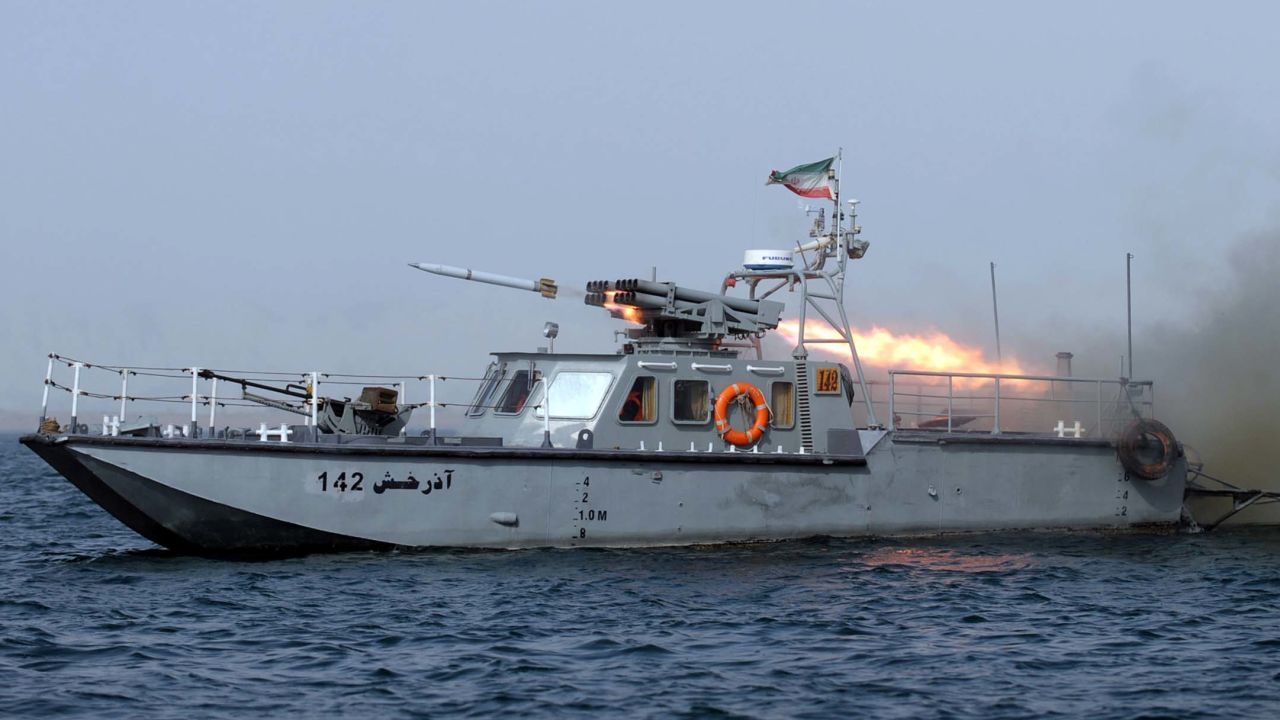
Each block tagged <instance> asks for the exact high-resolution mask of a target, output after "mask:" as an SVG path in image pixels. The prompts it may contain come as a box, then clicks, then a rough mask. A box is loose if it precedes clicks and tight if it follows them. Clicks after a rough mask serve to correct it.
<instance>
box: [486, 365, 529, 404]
mask: <svg viewBox="0 0 1280 720" xmlns="http://www.w3.org/2000/svg"><path fill="white" fill-rule="evenodd" d="M532 390H533V386H532V385H531V384H530V382H529V371H528V370H517V371H516V372H515V374H514V375H512V376H511V382H509V383H507V389H506V392H504V393H502V399H501V400H499V401H498V407H497V408H496V409H494V412H496V413H498V414H499V415H518V414H519V413H520V411H521V410H524V404H525V403H526V402H528V400H529V393H530V392H531V391H532Z"/></svg>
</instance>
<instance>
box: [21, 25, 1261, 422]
mask: <svg viewBox="0 0 1280 720" xmlns="http://www.w3.org/2000/svg"><path fill="white" fill-rule="evenodd" d="M1278 16H1280V9H1277V6H1276V5H1274V4H1272V3H1227V4H1214V5H1212V6H1211V5H1210V4H1206V3H1200V4H1184V5H1183V4H1178V3H1169V2H1152V3H1137V2H1133V3H1114V2H1072V3H1060V4H1058V5H1057V6H1056V7H1051V6H1048V5H1046V4H1043V3H1025V2H1009V3H981V4H974V3H942V2H939V3H878V4H862V3H847V2H842V3H834V4H808V3H788V4H786V5H785V7H784V6H783V4H780V3H767V4H754V3H656V2H649V3H631V4H627V5H625V6H623V5H621V4H617V3H586V2H583V3H564V2H557V3H538V4H534V3H514V2H512V3H483V2H474V3H456V4H451V5H446V4H443V3H407V2H406V3H358V4H357V3H351V4H332V3H314V2H306V3H283V2H281V3H222V4H214V3H191V4H188V3H168V2H165V3H161V2H154V3H122V2H117V3H109V4H108V3H70V2H65V3H43V2H14V1H13V0H0V88H2V89H3V92H2V95H0V97H2V101H0V248H2V252H3V255H2V256H0V257H2V260H3V262H2V263H0V280H2V282H0V300H2V302H0V313H2V317H3V327H4V338H5V341H4V343H3V345H2V346H0V419H3V421H4V424H6V425H12V424H13V423H14V422H18V423H20V424H21V425H22V426H23V427H26V426H27V425H29V424H30V421H33V418H34V416H35V414H36V413H37V412H38V403H39V395H40V387H39V382H40V379H41V377H42V375H43V371H44V360H43V355H44V353H46V352H48V351H50V350H54V351H58V352H62V353H64V354H68V355H76V356H82V357H85V358H87V359H92V360H97V361H99V362H107V363H113V362H114V363H136V364H156V365H190V364H200V365H204V366H215V367H235V368H240V367H252V368H271V367H285V368H288V369H293V368H310V367H318V368H320V369H323V370H333V371H342V370H346V371H350V370H363V371H368V372H387V371H397V372H398V371H409V372H423V373H425V372H430V371H436V372H444V373H474V372H476V371H477V369H478V368H480V367H481V366H482V365H483V363H484V362H485V353H486V352H487V351H489V350H499V349H527V348H531V347H533V346H535V345H537V344H539V343H540V341H541V338H540V337H539V335H538V330H539V329H540V327H541V325H542V322H543V321H544V320H558V321H559V322H560V323H561V325H562V326H563V334H562V336H561V339H560V341H559V345H558V349H563V350H575V351H610V350H612V348H613V347H614V344H613V342H612V340H611V336H610V334H609V333H610V330H612V329H614V328H615V327H617V324H616V323H614V322H613V321H610V320H608V319H607V318H606V317H605V316H604V314H603V313H602V312H600V311H599V310H598V309H594V308H588V307H586V306H583V305H581V304H579V303H578V301H577V300H576V299H574V298H572V297H568V298H565V299H562V300H560V301H557V302H555V303H551V302H548V301H545V300H541V299H539V298H537V297H536V296H534V295H532V294H526V293H519V292H516V291H508V290H500V289H495V288H489V287H485V286H472V285H470V284H467V283H462V282H458V281H450V280H446V279H443V278H437V277H434V276H430V275H426V274H423V273H420V272H417V271H414V270H411V269H409V268H407V267H406V266H405V263H406V262H408V261H429V262H442V263H448V264H455V265H463V266H471V267H475V268H480V269H486V270H490V271H494V272H502V273H510V274H517V275H529V276H534V277H536V276H539V275H547V276H551V277H555V278H556V279H557V280H559V281H560V283H561V285H562V286H571V285H581V284H583V283H585V281H587V280H589V279H593V278H615V277H625V276H629V275H637V274H638V275H644V274H647V272H648V268H649V266H650V265H653V264H657V265H658V266H659V270H660V275H661V276H662V278H663V279H670V280H676V281H680V282H684V283H689V284H692V285H695V286H704V287H707V288H712V289H714V288H715V287H716V286H717V284H718V282H719V279H720V278H721V277H722V276H723V274H724V273H725V272H726V271H727V270H729V269H730V268H732V267H733V266H734V265H736V264H737V263H738V262H740V259H741V251H742V250H743V249H745V248H748V247H769V246H777V245H782V246H786V245H788V244H789V243H790V242H791V241H793V240H794V239H795V238H796V237H798V235H799V234H800V233H802V232H803V231H804V229H805V220H804V218H803V216H802V215H801V214H800V212H799V211H798V202H797V201H798V198H796V197H795V196H793V195H791V194H790V193H788V192H786V191H785V190H782V189H781V188H777V187H771V188H765V187H764V179H765V176H766V174H767V173H768V171H769V170H770V169H774V168H777V169H784V168H786V167H790V166H791V165H795V164H799V163H803V162H810V161H813V160H818V159H820V158H823V157H826V156H827V155H829V154H831V152H832V151H833V150H834V149H835V147H836V146H837V145H843V146H844V147H845V152H846V156H845V157H846V162H845V183H844V184H845V189H846V191H847V192H851V193H852V194H853V195H855V196H856V197H859V198H860V199H861V200H862V201H863V204H862V216H861V223H862V225H863V226H864V228H865V236H866V237H867V238H868V239H869V240H871V242H872V249H871V252H870V253H869V254H868V256H867V258H866V260H864V261H862V262H861V263H860V264H858V265H856V266H855V267H856V270H855V273H854V275H853V276H852V278H851V301H850V308H851V311H852V313H853V317H854V323H855V325H857V326H859V327H863V328H866V327H869V326H871V325H873V324H876V325H882V326H886V327H890V328H893V329H895V330H899V331H914V332H922V331H928V330H932V329H937V330H941V331H944V332H946V333H948V334H950V335H952V336H953V337H955V338H956V339H958V340H960V341H962V342H966V343H971V344H982V345H984V346H986V347H988V348H990V347H991V345H992V333H991V329H990V322H989V314H990V306H989V286H988V277H987V274H986V273H987V262H988V261H990V260H994V261H995V262H996V263H997V264H998V265H999V274H1000V283H1001V287H1000V293H1001V320H1002V330H1003V335H1004V340H1005V344H1006V348H1007V351H1013V352H1016V353H1018V354H1019V355H1021V356H1023V357H1024V358H1025V359H1027V360H1028V361H1030V363H1031V364H1033V365H1034V364H1036V363H1037V362H1041V359H1042V358H1043V363H1045V364H1047V363H1050V362H1051V360H1050V358H1051V355H1052V352H1053V351H1055V350H1059V349H1070V350H1076V351H1077V352H1079V353H1085V354H1088V353H1092V356H1091V357H1082V358H1081V359H1080V360H1079V362H1081V363H1082V364H1083V365H1084V366H1085V367H1089V366H1091V364H1092V365H1094V366H1096V367H1100V368H1103V367H1104V368H1106V369H1107V370H1110V369H1111V368H1114V367H1115V365H1116V361H1117V358H1118V356H1119V354H1120V353H1121V352H1123V348H1122V346H1121V345H1120V344H1119V343H1120V339H1121V338H1122V336H1123V329H1124V325H1123V323H1124V319H1123V307H1124V305H1123V303H1124V285H1123V279H1124V278H1123V269H1124V262H1123V257H1124V252H1125V251H1126V250H1131V251H1132V252H1134V254H1135V255H1137V260H1136V261H1135V266H1134V284H1135V288H1136V290H1135V295H1136V303H1135V305H1136V307H1135V316H1136V320H1137V322H1138V323H1139V325H1140V326H1141V328H1142V330H1141V333H1142V334H1141V337H1140V341H1141V342H1140V343H1139V346H1138V348H1137V349H1136V352H1135V355H1136V356H1137V358H1138V362H1139V374H1142V372H1141V363H1142V359H1143V353H1144V346H1143V345H1142V342H1145V341H1147V339H1148V338H1149V337H1150V336H1151V333H1152V332H1153V331H1152V330H1151V328H1157V327H1159V328H1176V329H1177V331H1178V332H1187V333H1192V334H1194V332H1195V330H1196V328H1197V327H1198V325H1199V324H1203V323H1206V322H1211V321H1212V318H1211V317H1207V316H1206V314H1205V312H1204V311H1203V310H1202V308H1203V307H1204V306H1205V303H1204V302H1203V301H1202V298H1203V295H1204V294H1205V293H1213V292H1216V291H1218V290H1219V289H1220V288H1221V287H1222V285H1223V283H1229V282H1232V280H1231V278H1232V277H1233V275H1232V273H1233V272H1235V271H1236V270H1233V267H1235V266H1233V265H1232V262H1231V260H1230V258H1229V256H1230V254H1231V253H1230V251H1231V249H1232V248H1234V247H1235V246H1236V244H1237V242H1238V240H1239V238H1242V237H1245V236H1254V237H1256V236H1257V235H1258V234H1259V233H1266V232H1267V230H1268V228H1274V227H1275V226H1276V225H1277V224H1280V223H1277V219H1278V218H1277V203H1276V201H1275V197H1276V191H1277V181H1278V180H1280V137H1277V132H1280V131H1278V130H1277V125H1276V123H1275V118H1276V117H1278V116H1280V80H1278V76H1277V73H1276V68H1277V66H1278V62H1277V61H1278V60H1280V58H1278V57H1277V50H1276V45H1275V37H1276V36H1275V29H1276V27H1280V17H1278ZM1276 237H1278V236H1277V235H1274V234H1273V236H1272V239H1271V240H1270V241H1267V242H1274V241H1275V238H1276ZM1244 264H1245V265H1246V266H1247V265H1248V261H1247V259H1246V260H1245V261H1244ZM1237 265H1239V261H1237ZM1237 269H1238V268H1237ZM1270 322H1271V323H1272V324H1270V325H1264V326H1263V327H1261V328H1259V329H1258V332H1261V333H1264V334H1268V333H1276V334H1280V327H1278V326H1277V324H1276V321H1275V320H1274V319H1272V320H1271V321H1270ZM1152 342H1154V340H1152ZM1239 342H1241V343H1245V344H1246V345H1247V344H1248V343H1249V342H1252V339H1251V338H1250V337H1247V336H1245V337H1240V338H1239ZM1064 346H1065V347H1064ZM1147 347H1153V346H1151V345H1148V346H1147ZM1146 352H1156V350H1154V349H1151V350H1147V351H1146ZM1161 352H1164V351H1161ZM1156 379H1157V380H1160V378H1158V377H1157V378H1156Z"/></svg>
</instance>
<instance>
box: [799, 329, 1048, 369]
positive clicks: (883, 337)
mask: <svg viewBox="0 0 1280 720" xmlns="http://www.w3.org/2000/svg"><path fill="white" fill-rule="evenodd" d="M799 329H800V323H799V322H798V321H796V320H786V321H783V322H782V323H781V324H779V325H778V332H779V333H781V334H782V335H783V337H785V338H787V340H788V341H790V342H795V341H796V340H797V339H798V338H799ZM805 335H806V336H807V337H810V338H815V339H822V340H828V339H838V338H839V334H837V333H836V332H835V331H834V330H832V329H831V328H829V327H827V326H825V325H822V324H820V323H813V322H811V323H808V325H807V327H806V329H805ZM853 341H854V343H855V344H856V345H857V347H858V356H859V358H860V359H861V360H862V362H863V364H864V365H869V366H871V367H876V368H882V369H886V370H891V369H892V370H899V369H900V370H926V371H933V372H973V373H1002V374H1009V375H1027V374H1031V373H1030V372H1029V371H1028V370H1027V369H1026V368H1024V367H1023V366H1022V364H1021V363H1019V362H1018V361H1017V360H1016V359H1014V358H1009V357H1006V358H1005V360H1004V362H1003V363H999V362H992V361H989V360H987V358H986V357H985V355H984V354H983V352H982V350H981V349H980V348H977V347H973V346H968V345H964V344H962V343H959V342H957V341H955V340H953V339H952V338H951V337H949V336H947V335H946V334H944V333H941V332H932V333H928V334H925V335H907V334H898V333H895V332H893V331H892V330H887V329H885V328H881V327H872V328H871V331H870V332H865V333H864V332H859V331H858V330H856V329H855V330H853ZM810 347H811V348H812V349H816V350H820V351H822V352H825V353H829V354H832V355H836V356H837V357H840V358H842V359H844V360H846V361H851V360H852V358H851V357H850V355H849V348H848V346H846V345H842V344H837V343H822V344H814V345H812V346H810ZM966 380H967V381H969V382H975V383H980V382H983V381H981V380H973V379H967V378H957V379H956V383H957V384H964V381H966ZM1013 382H1016V381H1013Z"/></svg>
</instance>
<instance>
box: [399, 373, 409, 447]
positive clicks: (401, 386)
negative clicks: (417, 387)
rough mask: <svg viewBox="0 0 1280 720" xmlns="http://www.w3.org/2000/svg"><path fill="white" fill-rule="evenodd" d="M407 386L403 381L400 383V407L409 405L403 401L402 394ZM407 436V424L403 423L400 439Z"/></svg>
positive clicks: (403, 395)
mask: <svg viewBox="0 0 1280 720" xmlns="http://www.w3.org/2000/svg"><path fill="white" fill-rule="evenodd" d="M408 384H409V383H408V382H407V381H405V380H401V381H400V404H401V405H408V404H409V403H408V401H407V400H406V399H405V394H404V389H405V387H406V386H407V385H408ZM408 434H409V423H405V424H404V427H402V428H400V437H404V436H405V435H408Z"/></svg>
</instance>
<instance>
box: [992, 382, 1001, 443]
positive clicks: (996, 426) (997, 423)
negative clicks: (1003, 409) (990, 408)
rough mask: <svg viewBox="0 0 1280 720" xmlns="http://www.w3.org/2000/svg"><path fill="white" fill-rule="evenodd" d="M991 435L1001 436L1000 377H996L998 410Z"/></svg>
mask: <svg viewBox="0 0 1280 720" xmlns="http://www.w3.org/2000/svg"><path fill="white" fill-rule="evenodd" d="M991 434H992V435H999V434H1000V377H999V376H997V377H996V410H995V418H994V419H993V421H992V423H991Z"/></svg>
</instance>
